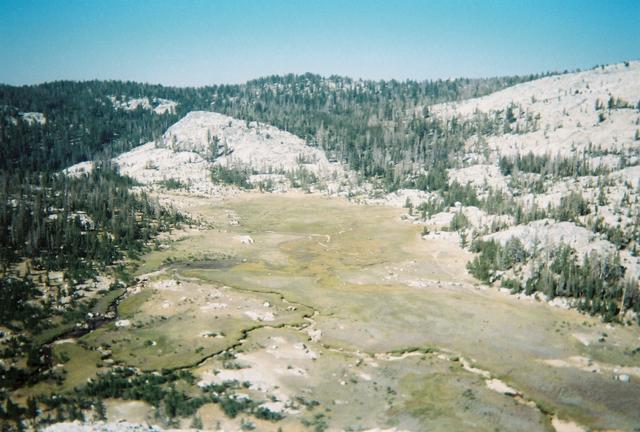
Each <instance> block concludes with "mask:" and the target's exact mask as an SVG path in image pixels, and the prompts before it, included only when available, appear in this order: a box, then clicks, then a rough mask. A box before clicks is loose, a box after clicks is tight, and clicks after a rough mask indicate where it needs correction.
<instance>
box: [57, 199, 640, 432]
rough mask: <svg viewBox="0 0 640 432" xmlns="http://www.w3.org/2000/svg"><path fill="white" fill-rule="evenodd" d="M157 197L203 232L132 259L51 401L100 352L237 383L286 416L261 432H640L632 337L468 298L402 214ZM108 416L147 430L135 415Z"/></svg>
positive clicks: (474, 293)
mask: <svg viewBox="0 0 640 432" xmlns="http://www.w3.org/2000/svg"><path fill="white" fill-rule="evenodd" d="M169 198H170V199H172V200H173V201H174V202H176V203H179V205H180V206H181V207H182V209H183V210H185V211H188V212H189V213H190V214H191V215H192V216H193V217H197V218H199V219H201V220H203V221H205V222H207V224H208V228H202V229H197V230H196V229H192V230H185V231H182V232H179V233H173V235H172V237H171V240H169V239H167V241H166V245H167V247H166V248H164V249H161V250H158V251H154V252H152V253H150V254H149V255H148V256H146V257H144V259H143V261H142V263H141V266H140V268H139V270H138V273H139V274H138V276H139V277H140V278H141V279H142V280H143V282H141V283H140V284H138V286H136V287H135V289H132V290H130V292H129V293H128V294H127V296H126V298H125V299H124V300H123V301H122V302H121V303H120V304H119V307H118V315H119V316H118V321H116V322H114V323H110V324H107V325H104V326H102V327H101V328H99V329H98V330H96V331H93V332H91V333H89V334H87V335H85V336H83V337H82V338H80V339H79V340H77V341H69V342H66V343H63V344H59V345H58V346H57V349H58V350H63V349H64V350H65V352H66V355H67V356H68V357H70V358H71V359H70V360H69V361H68V362H67V363H66V364H65V366H64V367H65V368H67V369H69V371H68V373H69V375H68V376H69V377H73V380H72V383H69V382H67V383H66V384H64V385H71V386H73V385H77V384H78V383H80V382H82V381H83V380H85V379H86V378H89V377H91V376H92V375H93V374H95V373H96V371H98V370H100V369H101V368H104V367H106V365H104V364H100V362H99V361H98V359H94V358H93V357H91V359H90V361H89V360H87V361H84V362H83V361H78V360H77V357H78V358H79V357H82V358H88V357H86V356H87V352H89V353H91V355H94V354H95V353H96V350H97V349H98V348H102V347H104V346H107V345H108V346H110V351H111V356H110V358H111V360H112V361H114V362H116V363H120V364H124V365H130V366H135V367H138V368H140V369H142V370H158V369H161V368H185V369H189V370H190V371H191V372H193V374H194V375H195V376H196V383H195V384H194V385H204V384H206V383H217V382H223V381H225V380H231V379H237V380H238V381H240V382H248V383H250V385H248V386H247V388H245V389H243V390H242V393H243V394H244V395H246V396H247V397H250V398H251V399H253V400H263V401H264V402H265V406H268V407H269V408H270V409H273V410H279V411H282V412H283V413H284V414H285V415H286V417H285V419H284V420H282V421H280V422H277V423H271V422H266V421H265V422H262V421H255V423H256V426H257V427H258V430H274V431H275V430H277V429H278V428H279V427H281V428H282V429H283V430H298V429H305V426H304V425H307V426H306V427H311V428H313V427H314V425H326V426H328V428H329V430H344V429H350V430H365V429H370V428H375V427H380V428H390V427H396V428H398V429H408V430H523V431H531V430H553V428H554V426H555V427H556V428H558V429H562V428H563V427H565V428H567V427H571V425H570V424H569V423H563V421H566V422H570V421H571V422H575V423H576V424H578V425H582V426H584V427H585V428H597V429H604V428H618V429H625V430H629V429H632V428H633V427H634V426H637V425H639V424H640V409H639V408H640V405H639V401H640V354H638V351H639V350H636V348H637V347H639V346H640V338H639V335H640V333H639V332H638V329H637V327H622V326H618V325H616V326H610V325H605V324H603V323H602V322H601V321H600V319H598V318H592V317H588V316H585V315H581V314H579V313H577V312H575V311H567V310H562V309H558V308H553V307H550V306H549V305H547V304H546V303H542V302H536V301H523V300H517V299H516V298H515V297H513V296H510V295H508V294H504V293H501V292H499V291H498V290H497V289H494V288H487V287H482V286H480V285H479V284H478V283H477V282H476V281H475V280H473V278H472V277H471V276H469V274H468V273H467V271H466V270H465V265H466V262H467V261H468V259H469V257H470V255H469V253H468V252H466V251H464V250H462V249H461V248H459V247H458V246H457V245H455V244H452V243H450V242H448V241H446V240H424V239H422V238H421V236H420V228H419V227H417V226H415V225H412V224H410V223H408V222H403V221H401V220H400V215H401V211H400V210H397V209H390V208H386V207H377V206H361V205H354V204H351V203H349V202H347V201H346V200H341V199H336V198H325V197H320V196H315V195H305V194H302V193H297V192H294V193H287V194H281V195H274V194H258V193H243V194H240V195H238V196H237V197H235V198H232V199H228V200H227V201H225V202H224V203H218V204H216V203H212V202H211V201H210V200H207V199H204V198H194V197H193V196H177V195H176V196H170V197H169ZM74 345H78V346H74ZM634 350H635V351H634ZM229 352H231V353H233V356H229V355H226V354H225V353H229ZM96 363H97V364H96ZM621 371H624V372H625V373H626V374H628V375H629V376H630V381H629V382H621V381H619V380H616V379H615V377H616V376H617V375H616V374H618V373H621ZM107 408H108V412H109V416H110V419H111V420H118V419H121V418H126V419H128V420H134V421H136V420H137V421H142V420H145V419H146V420H150V421H153V419H152V416H151V410H150V408H149V407H148V406H145V404H144V403H134V402H118V401H110V402H109V403H108V404H107ZM198 415H199V417H200V418H201V419H202V421H203V426H204V427H205V428H207V429H214V428H216V427H218V426H220V427H227V428H228V429H229V430H231V429H233V428H237V427H239V426H240V422H241V421H242V419H240V418H237V419H235V420H229V419H226V418H225V417H224V414H222V412H221V411H220V410H219V408H218V407H217V406H216V405H214V404H208V405H205V406H203V407H202V408H201V409H200V411H199V413H198ZM554 419H555V420H554ZM552 421H553V422H554V425H552ZM183 426H185V427H188V426H189V424H188V422H187V423H185V424H184V425H183ZM565 430H571V429H565Z"/></svg>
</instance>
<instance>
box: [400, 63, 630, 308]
mask: <svg viewBox="0 0 640 432" xmlns="http://www.w3.org/2000/svg"><path fill="white" fill-rule="evenodd" d="M424 111H427V114H426V115H427V116H429V117H432V118H433V117H435V118H439V119H441V120H445V121H449V122H459V121H473V122H476V124H479V125H481V126H480V128H479V130H478V133H476V134H473V135H472V136H470V137H469V138H468V139H467V140H466V142H465V148H464V153H463V155H461V156H460V158H459V161H458V162H457V167H454V168H450V169H449V170H448V176H447V177H448V182H449V188H450V189H451V188H452V186H455V187H454V189H460V188H462V189H464V190H465V191H466V193H464V194H458V199H457V200H456V202H452V200H451V199H449V200H447V198H448V196H447V193H440V194H439V195H440V196H439V197H436V198H432V199H430V200H429V201H423V202H411V203H410V204H411V207H412V208H418V209H420V210H422V212H421V213H415V212H413V211H412V213H413V216H412V219H415V220H416V222H417V223H424V224H425V225H426V227H425V232H426V231H429V232H430V235H433V233H432V232H431V231H435V232H438V231H439V230H441V229H443V227H444V228H445V229H448V230H450V231H457V233H458V236H457V239H458V240H459V241H460V242H461V244H462V245H463V246H465V247H469V248H471V249H472V250H474V251H476V252H479V255H478V257H477V258H476V260H475V261H474V262H473V263H472V264H471V266H470V270H471V271H472V273H474V274H475V275H476V276H477V277H479V278H480V279H484V280H486V281H487V282H495V281H500V282H498V283H502V284H503V285H505V286H507V287H508V288H510V289H512V290H514V291H520V290H523V291H526V292H527V293H528V294H532V293H535V292H537V291H541V293H544V294H545V295H546V296H547V297H548V298H553V297H556V296H563V297H567V298H569V299H570V301H569V303H571V304H574V305H578V303H580V306H581V307H584V308H585V309H586V310H589V311H592V312H594V313H600V312H602V313H604V314H605V315H606V314H608V318H610V319H612V317H613V316H614V315H616V314H623V313H624V312H625V311H626V310H627V309H631V308H633V307H635V308H636V310H640V309H639V308H638V306H637V304H638V289H637V279H638V277H640V264H639V261H638V258H637V248H638V243H639V242H640V232H639V230H638V226H639V225H640V206H639V205H638V202H639V192H640V62H637V61H636V62H626V63H624V64H616V65H610V66H603V67H597V68H594V69H593V70H589V71H584V72H578V73H570V74H565V75H559V76H551V77H546V78H542V79H539V80H535V81H531V82H527V83H523V84H518V85H515V86H513V87H510V88H507V89H505V90H502V91H499V92H496V93H493V94H490V95H488V96H484V97H481V98H476V99H469V100H466V101H462V102H456V103H445V104H439V105H434V106H431V107H429V108H428V110H420V113H422V112H424ZM496 125H500V127H496ZM474 240H475V242H473V241H474ZM489 243H491V244H494V243H497V245H498V246H496V248H497V249H496V248H493V246H491V247H489V246H487V244H489ZM564 246H566V247H568V249H567V251H568V252H567V253H568V256H563V258H560V251H561V250H563V247H564ZM507 255H509V257H507ZM514 256H515V257H514ZM596 256H597V258H596ZM585 257H586V258H585ZM587 261H589V262H587ZM561 264H563V265H569V264H571V265H575V266H574V267H575V268H574V267H572V269H573V270H572V272H573V273H572V274H571V275H569V274H568V270H567V269H566V268H562V265H561ZM582 272H587V273H590V274H591V276H592V277H591V276H590V279H589V280H591V279H593V280H600V281H601V282H600V283H599V284H600V285H602V286H600V285H599V286H598V287H596V288H594V290H590V291H589V292H583V291H582V290H581V288H580V287H578V286H575V285H580V284H585V283H586V282H585V280H583V279H581V277H582V276H578V275H579V274H581V273H582ZM583 276H584V275H583ZM585 277H586V276H585ZM579 281H580V282H579ZM627 288H628V289H627ZM594 299H596V300H597V301H596V300H594ZM593 303H597V304H595V305H594V304H593ZM605 304H606V305H607V306H603V305H605ZM633 305H635V306H633ZM605 308H606V309H607V310H606V311H605Z"/></svg>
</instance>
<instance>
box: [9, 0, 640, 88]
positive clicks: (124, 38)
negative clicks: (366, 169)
mask: <svg viewBox="0 0 640 432" xmlns="http://www.w3.org/2000/svg"><path fill="white" fill-rule="evenodd" d="M639 23H640V0H625V1H622V0H620V1H618V0H606V1H605V0H555V1H547V0H538V1H534V0H531V1H526V0H502V1H498V0H493V1H472V0H466V1H462V0H448V1H445V0H441V1H427V0H423V1H417V0H416V1H409V0H407V1H400V0H397V1H392V0H387V1H377V0H366V1H365V0H360V1H355V0H353V1H348V0H342V1H338V0H336V1H334V0H326V1H314V0H300V1H293V0H289V1H284V0H233V1H232V0H229V1H224V0H208V1H205V0H182V1H179V0H171V1H170V0H126V1H125V0H113V1H111V0H84V1H81V0H0V59H1V60H0V62H1V66H0V82H2V83H9V84H31V83H39V82H43V81H51V80H57V79H77V80H85V79H94V78H98V79H125V80H135V81H143V82H151V83H161V84H168V85H182V86H184V85H206V84H218V83H237V82H242V81H246V80H248V79H252V78H257V77H260V76H265V75H271V74H283V73H289V72H293V73H303V72H314V73H320V74H323V75H331V74H339V75H347V76H351V77H354V78H374V79H378V78H384V79H390V78H395V79H406V78H412V79H434V78H448V77H460V76H464V77H482V76H496V75H509V74H523V73H531V72H544V71H549V70H564V69H575V68H589V67H591V66H594V65H596V64H601V63H612V62H619V61H622V60H628V59H640V30H639V26H640V24H639Z"/></svg>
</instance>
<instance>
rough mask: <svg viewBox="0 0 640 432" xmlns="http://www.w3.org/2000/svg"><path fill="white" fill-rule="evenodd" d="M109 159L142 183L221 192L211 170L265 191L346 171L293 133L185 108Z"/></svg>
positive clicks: (331, 178)
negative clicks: (151, 137) (158, 132)
mask: <svg viewBox="0 0 640 432" xmlns="http://www.w3.org/2000/svg"><path fill="white" fill-rule="evenodd" d="M114 161H115V162H116V163H117V165H118V166H119V168H120V172H121V173H122V174H125V175H128V176H130V177H133V178H134V179H136V180H137V181H139V182H141V183H143V184H146V185H156V186H165V187H168V188H180V189H185V190H190V191H193V192H199V193H205V194H216V195H220V194H222V193H225V190H224V188H220V187H219V186H217V183H220V182H218V181H216V178H215V177H216V176H215V174H214V175H213V176H212V172H213V171H215V170H216V169H218V170H220V171H217V172H218V173H219V174H222V175H224V174H225V173H227V174H228V173H231V174H233V173H236V174H237V175H241V176H242V178H243V179H245V180H246V183H247V184H246V185H252V186H265V185H266V184H268V185H269V189H270V190H273V189H280V190H285V189H286V188H288V187H290V186H291V185H300V183H299V182H300V181H301V180H308V183H309V184H316V185H317V184H318V183H319V182H321V181H324V182H325V183H323V184H326V182H332V181H334V180H336V179H340V178H344V176H345V175H346V171H345V170H344V169H343V167H342V165H340V164H338V163H335V162H334V163H332V162H329V160H328V159H327V157H326V155H325V153H324V152H323V151H322V150H319V149H316V148H313V147H310V146H308V145H307V143H306V142H305V141H304V140H302V139H300V138H298V137H297V136H295V135H293V134H290V133H288V132H285V131H282V130H280V129H278V128H275V127H273V126H269V125H265V124H262V123H258V122H246V121H242V120H238V119H235V118H232V117H229V116H226V115H223V114H218V113H214V112H206V111H194V112H190V113H188V114H187V115H186V116H185V117H184V118H182V119H181V120H180V121H178V122H177V123H176V124H174V125H173V126H171V127H170V128H169V129H168V130H167V131H166V132H165V133H164V135H163V136H162V137H161V138H160V139H159V140H157V141H155V142H150V143H147V144H144V145H142V146H139V147H136V148H134V149H133V150H131V151H129V152H126V153H123V154H121V155H120V156H118V157H116V158H115V159H114ZM92 166H93V164H92V162H84V163H80V164H77V165H74V166H72V167H70V168H69V169H67V170H66V171H67V172H69V173H74V172H82V171H87V170H90V169H91V168H92ZM222 180H224V179H222ZM221 182H223V183H224V181H221ZM226 192H228V191H226Z"/></svg>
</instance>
